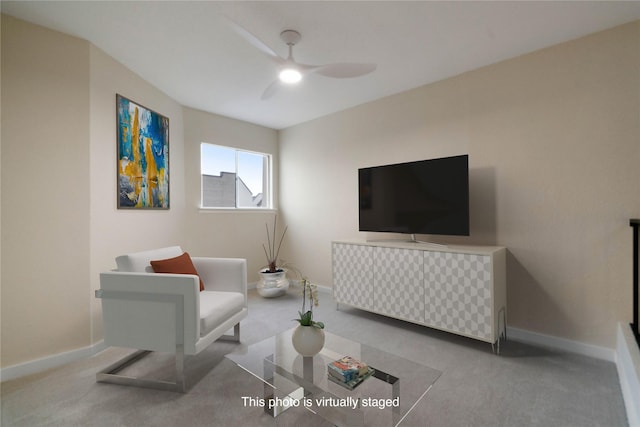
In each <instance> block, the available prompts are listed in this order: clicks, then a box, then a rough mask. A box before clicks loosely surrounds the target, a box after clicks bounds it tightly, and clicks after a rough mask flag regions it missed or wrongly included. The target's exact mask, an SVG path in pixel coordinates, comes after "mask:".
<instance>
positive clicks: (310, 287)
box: [295, 277, 324, 329]
mask: <svg viewBox="0 0 640 427" xmlns="http://www.w3.org/2000/svg"><path fill="white" fill-rule="evenodd" d="M307 299H308V300H309V309H307ZM317 306H318V286H317V285H316V284H314V283H311V282H310V281H309V280H308V279H307V278H306V277H303V278H302V310H300V311H298V314H299V315H300V317H299V318H298V319H295V320H297V321H298V322H299V323H300V325H302V326H313V327H314V328H318V329H324V323H322V322H316V321H315V320H313V307H317Z"/></svg>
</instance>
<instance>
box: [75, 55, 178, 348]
mask: <svg viewBox="0 0 640 427" xmlns="http://www.w3.org/2000/svg"><path fill="white" fill-rule="evenodd" d="M89 46H90V47H89V53H90V55H89V60H90V77H91V83H90V89H91V102H90V109H91V117H90V139H89V146H90V150H91V156H90V168H89V181H90V187H91V192H90V194H89V200H90V203H91V208H90V214H91V227H90V229H91V238H90V246H89V250H90V254H91V269H90V272H89V279H90V284H91V288H90V290H88V292H89V295H88V298H89V303H90V306H91V325H92V336H91V342H92V343H95V342H98V341H100V340H101V339H102V309H101V305H100V300H99V299H96V298H95V297H94V290H95V289H98V288H99V287H100V280H99V274H100V272H101V271H105V270H109V269H112V268H115V261H114V258H115V257H116V256H118V255H120V254H123V253H127V252H134V251H138V250H146V249H152V248H156V247H162V246H170V245H181V246H183V247H185V249H188V248H186V246H185V243H186V242H187V238H186V236H185V210H186V204H185V196H184V191H183V189H184V187H185V166H184V138H183V135H184V127H183V118H182V106H181V105H180V104H178V103H177V102H176V101H174V100H173V99H171V98H170V97H168V96H167V95H166V94H164V93H162V92H160V91H159V90H158V89H156V88H155V87H153V86H151V85H150V84H149V83H147V82H146V81H144V80H143V79H141V78H140V77H139V76H137V75H136V74H134V73H132V72H131V71H130V70H129V69H127V68H125V67H124V66H122V64H120V63H118V62H116V61H115V60H114V59H113V58H111V57H110V56H108V55H107V54H105V53H104V52H103V51H101V50H100V49H98V48H96V47H95V46H93V45H89ZM116 93H119V94H121V95H123V96H125V97H127V98H129V99H131V100H132V101H134V102H137V103H139V104H141V105H144V106H145V107H147V108H150V109H152V110H154V111H156V112H158V113H160V114H162V115H164V116H167V117H168V118H169V187H170V188H169V196H170V209H169V210H127V209H117V188H116V187H117V179H116V173H117V169H116V156H117V153H116V107H115V105H116ZM85 143H86V142H85Z"/></svg>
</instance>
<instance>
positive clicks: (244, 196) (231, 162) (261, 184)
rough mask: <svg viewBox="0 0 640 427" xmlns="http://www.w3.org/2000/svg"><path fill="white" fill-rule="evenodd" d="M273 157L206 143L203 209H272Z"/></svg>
mask: <svg viewBox="0 0 640 427" xmlns="http://www.w3.org/2000/svg"><path fill="white" fill-rule="evenodd" d="M270 165H271V156H270V155H269V154H264V153H254V152H250V151H243V150H238V149H235V148H230V147H222V146H220V145H213V144H207V143H202V144H201V146H200V173H201V174H202V207H203V208H246V209H252V208H254V209H270V208H271V191H270V188H271V183H270V179H269V178H270V173H271V172H270Z"/></svg>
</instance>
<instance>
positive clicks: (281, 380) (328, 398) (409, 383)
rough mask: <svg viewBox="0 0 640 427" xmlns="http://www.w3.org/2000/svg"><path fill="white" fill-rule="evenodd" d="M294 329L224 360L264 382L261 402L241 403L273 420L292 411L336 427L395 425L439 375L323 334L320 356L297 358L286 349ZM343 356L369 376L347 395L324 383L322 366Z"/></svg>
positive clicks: (340, 387) (325, 375)
mask: <svg viewBox="0 0 640 427" xmlns="http://www.w3.org/2000/svg"><path fill="white" fill-rule="evenodd" d="M294 329H295V328H293V329H290V330H287V331H285V332H282V333H280V334H278V335H276V336H274V337H271V338H268V339H266V340H263V341H260V342H258V343H256V344H252V345H249V346H247V347H245V348H243V349H242V350H239V351H237V352H235V353H231V354H228V355H227V356H226V357H227V358H229V359H231V360H232V361H234V362H235V363H236V364H237V365H238V366H240V367H241V368H243V369H245V370H246V371H248V372H250V373H251V374H253V375H255V376H256V377H258V378H260V379H261V380H262V381H263V382H264V395H263V396H262V397H259V399H261V401H259V402H255V401H251V402H246V403H248V404H251V405H252V406H258V404H259V406H264V409H265V411H266V412H268V413H270V414H271V415H273V416H274V417H275V416H278V415H279V414H280V413H282V412H283V411H285V410H286V409H288V408H291V407H297V408H304V409H306V410H309V411H311V412H313V413H315V414H317V415H319V416H321V417H323V418H324V419H326V420H328V421H330V422H331V423H333V424H334V425H338V426H355V425H362V426H397V425H400V424H401V423H402V421H403V420H404V419H405V418H406V416H407V415H408V414H409V413H410V412H411V410H412V409H413V408H414V407H415V406H416V405H417V404H418V403H419V402H420V401H421V400H422V399H423V398H424V397H425V396H426V394H427V392H428V391H429V390H430V389H431V387H432V386H433V384H434V383H435V381H436V380H437V379H438V377H439V376H440V374H441V372H440V371H438V370H435V369H432V368H429V367H428V366H424V365H422V364H419V363H415V362H412V361H410V360H407V359H404V358H402V357H400V356H396V355H394V354H390V353H386V352H384V351H382V350H379V349H376V348H374V347H370V346H368V345H365V344H360V343H358V342H355V341H352V340H350V339H347V338H343V337H340V336H338V335H335V334H332V333H330V332H327V331H325V345H324V348H323V349H322V350H321V351H320V353H319V354H317V355H316V356H314V357H302V356H301V355H299V354H298V353H297V352H296V351H295V349H294V348H293V345H292V344H291V334H292V333H293V330H294ZM343 356H352V357H354V358H355V359H358V360H361V361H363V362H365V363H366V364H367V365H369V367H371V368H373V370H374V374H373V375H372V376H371V377H369V378H367V379H365V380H364V381H362V382H361V383H360V384H359V385H358V386H357V387H355V388H354V389H353V390H349V389H348V388H346V387H344V386H343V385H341V384H337V383H335V382H333V381H331V380H329V378H328V373H327V365H328V364H329V363H331V362H333V361H334V360H336V359H339V358H340V357H343ZM247 398H249V397H248V396H247V397H243V399H247ZM251 398H258V397H256V396H253V397H251Z"/></svg>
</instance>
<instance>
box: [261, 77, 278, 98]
mask: <svg viewBox="0 0 640 427" xmlns="http://www.w3.org/2000/svg"><path fill="white" fill-rule="evenodd" d="M280 86H281V83H280V80H279V79H276V80H274V81H273V82H272V83H271V84H270V85H269V86H267V88H266V89H265V90H264V92H262V96H261V97H260V99H261V100H263V101H264V100H267V99H269V98H271V97H272V96H273V95H274V94H275V93H276V92H277V91H278V89H280Z"/></svg>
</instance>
